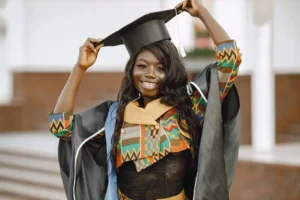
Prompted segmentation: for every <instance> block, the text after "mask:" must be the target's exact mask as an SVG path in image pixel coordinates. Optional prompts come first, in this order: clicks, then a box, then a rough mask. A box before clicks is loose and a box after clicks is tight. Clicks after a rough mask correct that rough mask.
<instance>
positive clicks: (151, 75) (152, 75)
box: [145, 66, 156, 78]
mask: <svg viewBox="0 0 300 200" xmlns="http://www.w3.org/2000/svg"><path fill="white" fill-rule="evenodd" d="M145 77H147V78H156V75H155V70H154V66H149V67H148V68H147V72H146V74H145Z"/></svg>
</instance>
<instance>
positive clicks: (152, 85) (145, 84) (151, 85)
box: [141, 81, 158, 90]
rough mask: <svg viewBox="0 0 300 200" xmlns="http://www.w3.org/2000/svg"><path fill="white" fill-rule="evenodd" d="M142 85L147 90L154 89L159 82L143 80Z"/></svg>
mask: <svg viewBox="0 0 300 200" xmlns="http://www.w3.org/2000/svg"><path fill="white" fill-rule="evenodd" d="M141 83H142V86H143V88H144V89H146V90H153V89H155V88H157V86H158V85H157V84H156V83H151V82H147V81H141Z"/></svg>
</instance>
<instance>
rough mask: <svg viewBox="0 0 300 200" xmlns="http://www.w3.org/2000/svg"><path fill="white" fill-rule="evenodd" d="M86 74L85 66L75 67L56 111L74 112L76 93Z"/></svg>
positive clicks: (59, 99) (58, 101)
mask: <svg viewBox="0 0 300 200" xmlns="http://www.w3.org/2000/svg"><path fill="white" fill-rule="evenodd" d="M84 74H85V70H84V69H83V68H81V67H78V66H75V67H74V68H73V71H72V72H71V74H70V76H69V79H68V81H67V83H66V84H65V87H64V88H63V90H62V92H61V94H60V96H59V98H58V100H57V103H56V106H55V108H54V113H62V112H70V113H73V110H74V103H75V99H76V95H77V93H78V89H79V86H80V83H81V81H82V79H83V76H84Z"/></svg>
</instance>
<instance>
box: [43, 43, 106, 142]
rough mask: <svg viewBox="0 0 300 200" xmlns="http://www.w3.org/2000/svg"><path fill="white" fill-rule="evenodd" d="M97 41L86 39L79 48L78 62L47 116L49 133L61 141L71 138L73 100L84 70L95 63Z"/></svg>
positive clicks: (97, 47) (97, 51)
mask: <svg viewBox="0 0 300 200" xmlns="http://www.w3.org/2000/svg"><path fill="white" fill-rule="evenodd" d="M99 41H100V40H97V39H92V38H88V39H87V40H86V41H85V43H84V44H83V45H82V46H81V47H80V49H79V56H78V60H77V62H76V64H75V66H74V68H73V70H72V72H71V74H70V76H69V79H68V81H67V83H66V84H65V86H64V88H63V90H62V92H61V94H60V96H59V98H58V100H57V103H56V105H55V108H54V111H53V112H52V113H50V114H49V116H48V120H49V128H50V131H51V132H52V133H53V134H54V135H55V136H57V137H59V138H61V139H66V140H67V139H69V138H70V137H71V130H72V116H73V110H74V103H75V99H76V96H77V93H78V89H79V86H80V84H81V81H82V79H83V77H84V74H85V72H86V70H87V69H88V68H89V67H91V66H92V65H93V64H94V63H95V61H96V59H97V56H98V53H99V50H100V48H101V47H102V44H100V45H98V46H96V47H94V45H93V44H95V43H99Z"/></svg>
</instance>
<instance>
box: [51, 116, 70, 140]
mask: <svg viewBox="0 0 300 200" xmlns="http://www.w3.org/2000/svg"><path fill="white" fill-rule="evenodd" d="M72 118H73V115H71V114H69V113H66V112H65V113H58V114H50V115H49V116H48V121H49V129H50V131H51V133H52V134H53V135H55V136H56V137H59V138H63V139H67V140H68V139H69V138H70V137H71V130H72V123H71V122H72Z"/></svg>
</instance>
